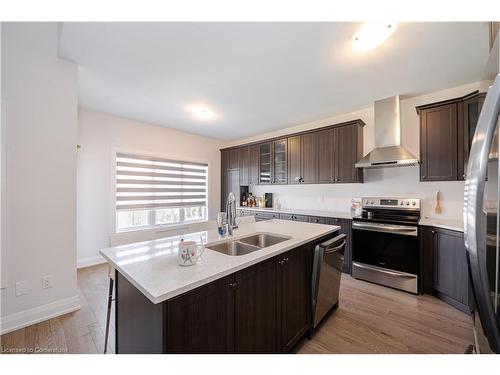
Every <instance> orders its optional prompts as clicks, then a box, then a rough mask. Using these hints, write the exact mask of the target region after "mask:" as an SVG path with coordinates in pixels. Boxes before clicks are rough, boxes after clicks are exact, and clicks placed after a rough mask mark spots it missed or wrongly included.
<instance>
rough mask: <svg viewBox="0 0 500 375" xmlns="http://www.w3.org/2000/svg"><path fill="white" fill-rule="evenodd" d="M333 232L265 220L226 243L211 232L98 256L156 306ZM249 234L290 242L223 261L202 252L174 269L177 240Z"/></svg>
mask: <svg viewBox="0 0 500 375" xmlns="http://www.w3.org/2000/svg"><path fill="white" fill-rule="evenodd" d="M339 229H340V227H339V226H337V225H323V224H312V223H303V222H295V221H285V220H267V221H260V222H255V223H245V224H243V225H242V226H241V227H240V228H238V229H236V230H235V231H234V235H233V237H232V238H220V236H219V234H218V232H217V230H208V231H200V232H195V233H188V234H184V235H182V236H173V237H166V238H162V239H158V240H154V241H146V242H139V243H133V244H128V245H122V246H116V247H110V248H107V249H103V250H101V251H100V253H101V255H102V256H103V257H104V258H105V259H106V260H107V261H108V263H109V264H110V265H111V266H112V267H114V268H115V269H116V270H117V271H118V272H120V274H122V275H123V276H124V277H125V278H126V279H127V280H128V281H129V282H130V283H132V285H134V286H135V287H136V288H137V289H138V290H140V291H141V292H142V293H143V294H144V295H145V296H146V297H147V298H148V299H149V300H150V301H151V302H153V303H155V304H156V303H161V302H163V301H166V300H168V299H170V298H173V297H176V296H178V295H180V294H182V293H185V292H187V291H190V290H192V289H195V288H197V287H199V286H202V285H204V284H207V283H209V282H211V281H214V280H217V279H219V278H222V277H224V276H227V275H230V274H232V273H234V272H237V271H239V270H241V269H244V268H246V267H249V266H251V265H253V264H256V263H259V262H261V261H263V260H266V259H269V258H272V257H274V256H276V255H278V254H280V253H283V252H286V251H288V250H291V249H293V248H296V247H298V246H301V245H303V244H305V243H308V242H311V241H314V240H316V239H319V238H321V237H323V236H326V235H328V234H330V233H334V232H335V231H337V230H339ZM254 233H275V234H278V235H283V236H289V237H291V239H289V240H286V241H283V242H281V243H278V244H276V245H273V246H269V247H267V248H263V249H261V250H257V251H254V252H252V253H250V254H246V255H241V256H229V255H225V254H222V253H219V252H216V251H213V250H210V249H205V252H204V253H203V255H202V256H201V258H200V259H199V260H198V262H197V263H196V264H195V265H193V266H188V267H182V266H179V264H178V258H177V257H178V244H179V241H180V240H181V239H186V240H187V239H190V240H195V241H197V242H200V241H202V242H203V243H204V244H215V243H220V242H224V241H226V240H231V239H234V240H236V239H238V238H241V237H244V236H247V235H250V234H254Z"/></svg>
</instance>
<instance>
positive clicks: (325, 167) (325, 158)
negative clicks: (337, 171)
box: [317, 129, 334, 184]
mask: <svg viewBox="0 0 500 375" xmlns="http://www.w3.org/2000/svg"><path fill="white" fill-rule="evenodd" d="M333 154H334V150H333V129H326V130H322V131H319V132H318V167H317V168H318V182H319V183H320V184H326V183H330V182H334V166H333Z"/></svg>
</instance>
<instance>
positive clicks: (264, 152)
mask: <svg viewBox="0 0 500 375" xmlns="http://www.w3.org/2000/svg"><path fill="white" fill-rule="evenodd" d="M271 148H272V143H271V142H264V143H261V144H260V145H259V184H260V185H266V184H270V183H271V161H272V156H271Z"/></svg>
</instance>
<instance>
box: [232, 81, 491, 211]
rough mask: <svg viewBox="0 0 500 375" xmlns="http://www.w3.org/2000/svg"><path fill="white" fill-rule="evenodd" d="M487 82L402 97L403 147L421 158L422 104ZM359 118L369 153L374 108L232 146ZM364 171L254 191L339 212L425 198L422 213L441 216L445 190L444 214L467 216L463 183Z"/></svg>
mask: <svg viewBox="0 0 500 375" xmlns="http://www.w3.org/2000/svg"><path fill="white" fill-rule="evenodd" d="M487 85H488V83H487V82H475V83H471V84H467V85H463V86H459V87H454V88H450V89H447V90H442V91H438V92H434V93H429V94H424V95H417V96H412V97H404V96H402V97H401V103H400V104H401V105H400V111H401V143H402V145H403V146H404V147H405V148H407V149H408V150H409V151H410V152H412V153H413V154H415V155H416V156H417V157H419V139H420V137H419V117H418V115H417V112H416V111H415V107H416V106H418V105H421V104H427V103H432V102H436V101H440V100H445V99H451V98H454V97H458V96H462V95H465V94H467V93H470V92H472V91H474V90H478V89H479V90H481V91H485V90H486V88H487ZM357 118H360V119H362V120H363V121H364V122H365V123H366V126H365V127H364V129H363V133H364V135H363V138H364V146H363V149H364V154H365V155H366V154H367V153H368V152H369V151H371V150H372V149H373V148H374V112H373V106H371V107H369V108H364V109H360V110H357V111H353V112H349V113H346V114H341V115H338V116H333V117H330V118H327V119H324V120H320V121H316V122H312V123H307V124H303V125H299V126H295V127H290V128H285V129H281V130H278V131H274V132H270V133H266V134H259V135H258V136H254V137H249V138H245V139H240V140H236V141H232V142H229V143H228V144H227V145H228V146H230V145H231V146H232V145H237V144H242V143H246V142H250V141H256V140H262V139H266V138H269V137H274V136H280V135H284V134H289V133H292V132H298V131H302V130H307V129H313V128H317V127H321V126H325V125H330V124H335V123H339V122H343V121H348V120H354V119H357ZM364 173H365V182H364V184H325V185H286V186H255V187H253V188H252V189H251V190H252V191H253V192H254V193H255V194H258V195H261V194H263V193H264V192H270V193H273V195H274V196H273V198H274V199H275V202H277V204H278V205H279V206H281V207H284V208H285V207H286V208H302V209H305V208H310V209H317V210H331V211H339V212H348V211H349V209H350V200H351V198H353V197H362V196H395V197H415V198H421V199H422V200H423V201H422V214H423V215H424V216H429V217H436V216H437V215H436V214H435V213H434V211H433V207H434V206H433V202H434V196H435V192H436V190H438V189H439V190H440V191H441V193H442V194H441V197H442V207H443V213H442V214H441V215H440V217H443V218H455V219H461V217H462V209H463V188H464V183H463V182H460V181H456V182H420V179H419V168H418V167H404V168H390V169H371V170H365V172H364Z"/></svg>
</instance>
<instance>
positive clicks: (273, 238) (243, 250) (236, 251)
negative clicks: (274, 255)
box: [206, 233, 291, 256]
mask: <svg viewBox="0 0 500 375" xmlns="http://www.w3.org/2000/svg"><path fill="white" fill-rule="evenodd" d="M290 238H291V237H286V236H279V235H276V234H269V233H257V234H252V235H250V236H247V237H242V238H239V239H237V240H233V241H227V242H222V243H219V244H215V245H207V246H206V248H207V249H210V250H213V251H218V252H219V253H222V254H226V255H231V256H240V255H245V254H250V253H252V252H254V251H257V250H260V249H263V248H265V247H269V246H273V245H276V244H278V243H280V242H283V241H286V240H289V239H290Z"/></svg>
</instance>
